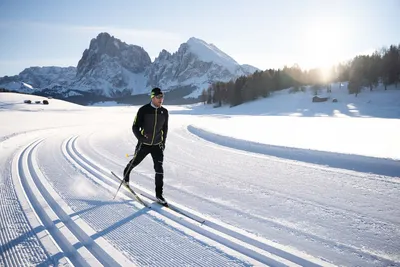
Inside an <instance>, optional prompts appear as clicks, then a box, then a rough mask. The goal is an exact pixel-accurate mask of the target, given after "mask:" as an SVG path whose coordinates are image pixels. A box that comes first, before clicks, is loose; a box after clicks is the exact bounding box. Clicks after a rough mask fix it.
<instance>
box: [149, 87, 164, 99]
mask: <svg viewBox="0 0 400 267" xmlns="http://www.w3.org/2000/svg"><path fill="white" fill-rule="evenodd" d="M158 95H163V92H162V91H161V89H160V88H158V87H155V88H153V90H151V95H150V97H151V98H153V97H155V96H158Z"/></svg>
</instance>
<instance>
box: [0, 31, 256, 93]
mask: <svg viewBox="0 0 400 267" xmlns="http://www.w3.org/2000/svg"><path fill="white" fill-rule="evenodd" d="M256 70H258V68H256V67H253V66H250V65H246V64H243V65H240V64H239V63H237V62H236V61H235V60H234V59H233V58H232V57H230V56H229V55H228V54H226V53H224V52H223V51H222V50H220V49H219V48H218V47H216V46H215V45H213V44H209V43H206V42H205V41H203V40H201V39H199V38H196V37H191V38H189V39H188V41H187V42H185V43H182V44H181V45H180V46H179V48H178V50H177V51H175V52H173V53H171V52H168V51H167V50H165V49H162V50H161V51H160V53H159V55H158V56H157V57H156V58H155V59H154V61H151V58H150V56H149V54H148V53H147V51H146V50H145V49H144V48H143V47H141V46H138V45H134V44H127V43H125V42H123V41H121V40H120V39H118V38H115V37H114V36H112V35H110V34H109V33H106V32H102V33H99V34H98V35H97V37H96V38H92V39H91V41H90V44H89V47H88V48H87V49H85V50H84V52H83V53H82V57H81V59H80V60H79V61H78V63H77V66H76V67H72V66H70V67H57V66H51V67H48V66H46V67H29V68H26V69H24V70H23V71H22V72H21V73H20V74H19V75H15V76H5V77H1V78H0V87H4V88H5V89H11V90H16V91H18V92H23V93H36V94H41V93H42V94H44V93H45V94H46V95H50V96H59V97H62V98H68V97H71V96H75V97H76V96H79V95H85V94H93V95H97V96H102V97H107V98H121V97H122V98H123V97H126V96H135V95H140V94H145V93H147V92H148V91H149V90H150V89H151V88H152V87H156V86H157V87H161V88H162V89H163V90H165V91H173V90H176V89H179V88H183V87H185V88H192V91H201V89H206V88H207V87H208V86H209V85H210V84H211V83H213V82H216V81H229V80H231V79H236V78H237V77H239V76H241V75H250V74H252V73H253V72H254V71H256ZM23 84H28V85H30V86H31V87H33V89H32V88H29V87H26V86H24V85H23ZM189 94H190V92H189V93H188V94H187V95H189ZM191 97H196V95H193V94H192V95H191Z"/></svg>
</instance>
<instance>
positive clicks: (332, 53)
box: [300, 20, 347, 68]
mask: <svg viewBox="0 0 400 267" xmlns="http://www.w3.org/2000/svg"><path fill="white" fill-rule="evenodd" d="M345 29H346V27H344V26H343V22H341V21H339V20H325V21H317V22H315V23H313V24H310V25H308V26H307V27H305V29H304V34H303V36H302V38H301V41H300V42H301V49H302V53H303V60H302V61H303V62H302V63H301V65H302V66H303V67H305V68H315V67H329V66H332V65H333V64H335V63H337V62H338V61H340V60H342V59H343V57H344V54H343V51H344V49H343V48H344V46H345V44H346V39H347V38H346V30H345Z"/></svg>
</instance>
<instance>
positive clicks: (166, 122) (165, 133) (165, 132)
mask: <svg viewBox="0 0 400 267" xmlns="http://www.w3.org/2000/svg"><path fill="white" fill-rule="evenodd" d="M165 116H166V118H165V122H164V125H163V128H162V130H163V143H164V146H165V142H166V141H167V134H168V119H169V114H168V110H166V113H165Z"/></svg>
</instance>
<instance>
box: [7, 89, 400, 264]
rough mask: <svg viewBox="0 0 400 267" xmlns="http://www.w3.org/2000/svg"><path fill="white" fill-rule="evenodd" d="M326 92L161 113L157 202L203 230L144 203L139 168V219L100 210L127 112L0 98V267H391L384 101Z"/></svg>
mask: <svg viewBox="0 0 400 267" xmlns="http://www.w3.org/2000/svg"><path fill="white" fill-rule="evenodd" d="M332 89H333V91H332V93H324V92H320V93H321V94H326V95H329V96H330V97H331V98H330V100H329V102H323V103H312V102H311V98H312V92H311V91H309V90H307V91H306V92H305V93H303V92H298V93H291V94H290V93H289V90H283V91H280V92H276V93H273V94H272V95H271V96H270V97H269V98H266V99H259V100H256V101H254V102H251V103H246V104H242V105H240V106H237V107H233V108H229V107H226V106H223V107H220V108H213V107H212V105H203V104H194V105H182V106H166V108H167V109H169V111H170V130H169V134H168V140H167V145H166V150H165V162H164V171H165V179H164V183H165V187H164V192H165V197H166V198H167V199H168V200H169V202H170V203H171V204H172V205H173V206H175V207H177V208H179V209H180V210H181V211H183V212H184V213H185V214H188V215H190V216H192V217H195V218H199V219H203V220H205V223H203V224H200V223H198V222H196V221H194V220H191V219H189V218H187V217H185V216H182V215H180V214H178V213H176V212H174V211H172V210H169V209H165V208H160V207H159V206H157V204H154V203H153V204H152V200H151V199H150V197H151V196H153V194H154V170H153V162H152V160H151V157H150V156H148V157H147V158H146V159H145V160H144V161H143V162H142V163H141V164H140V165H139V166H137V167H136V168H135V169H134V171H133V173H132V174H131V185H133V186H134V188H135V189H136V191H137V192H139V193H142V194H143V199H144V200H145V201H146V202H147V203H150V204H151V207H152V208H151V209H146V208H144V207H142V206H141V205H140V204H139V203H138V202H137V201H135V200H134V198H132V196H131V195H130V193H129V192H128V191H126V190H125V189H121V190H120V192H119V193H118V195H117V197H116V198H115V199H113V197H114V196H115V193H116V190H117V187H118V185H119V183H118V181H117V180H116V179H114V178H113V177H112V176H111V175H110V170H113V171H114V172H116V173H117V174H118V175H121V173H122V170H123V168H124V167H125V165H126V164H127V162H128V161H129V158H127V157H126V154H128V157H129V155H130V154H133V152H134V147H135V145H136V140H135V138H134V137H133V134H132V132H131V125H132V121H133V119H134V117H135V115H136V111H137V109H138V108H139V106H124V105H116V104H115V103H113V102H105V103H99V104H97V105H96V106H87V107H85V106H80V105H76V104H72V103H68V102H65V101H61V100H57V99H48V101H49V105H43V104H24V100H26V99H30V100H32V101H33V103H34V101H42V100H44V98H43V97H39V96H33V95H23V94H15V93H0V122H1V127H0V194H1V195H0V215H1V218H2V219H1V221H0V243H1V244H2V246H1V247H0V251H1V257H0V265H1V266H3V265H4V266H27V265H46V266H48V265H62V266H70V265H75V266H84V265H90V266H98V265H108V266H116V265H121V266H144V265H146V266H148V265H151V266H192V265H200V266H227V265H232V266H264V265H267V266H338V265H339V266H400V253H399V247H400V241H399V240H400V210H399V208H398V202H399V199H400V196H399V194H398V192H399V189H400V180H399V178H400V176H399V175H400V161H399V159H400V155H399V152H398V151H400V142H399V141H398V138H396V134H397V133H399V132H400V90H399V89H397V88H395V87H394V86H391V87H388V90H383V88H382V87H379V88H377V89H374V91H372V92H370V91H369V90H364V91H362V92H361V94H359V95H358V97H355V96H354V95H348V94H347V92H346V90H347V89H346V86H344V87H339V86H338V85H334V86H333V88H332ZM332 98H336V99H338V102H337V103H333V102H332V101H331V100H332ZM397 135H398V134H397Z"/></svg>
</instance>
